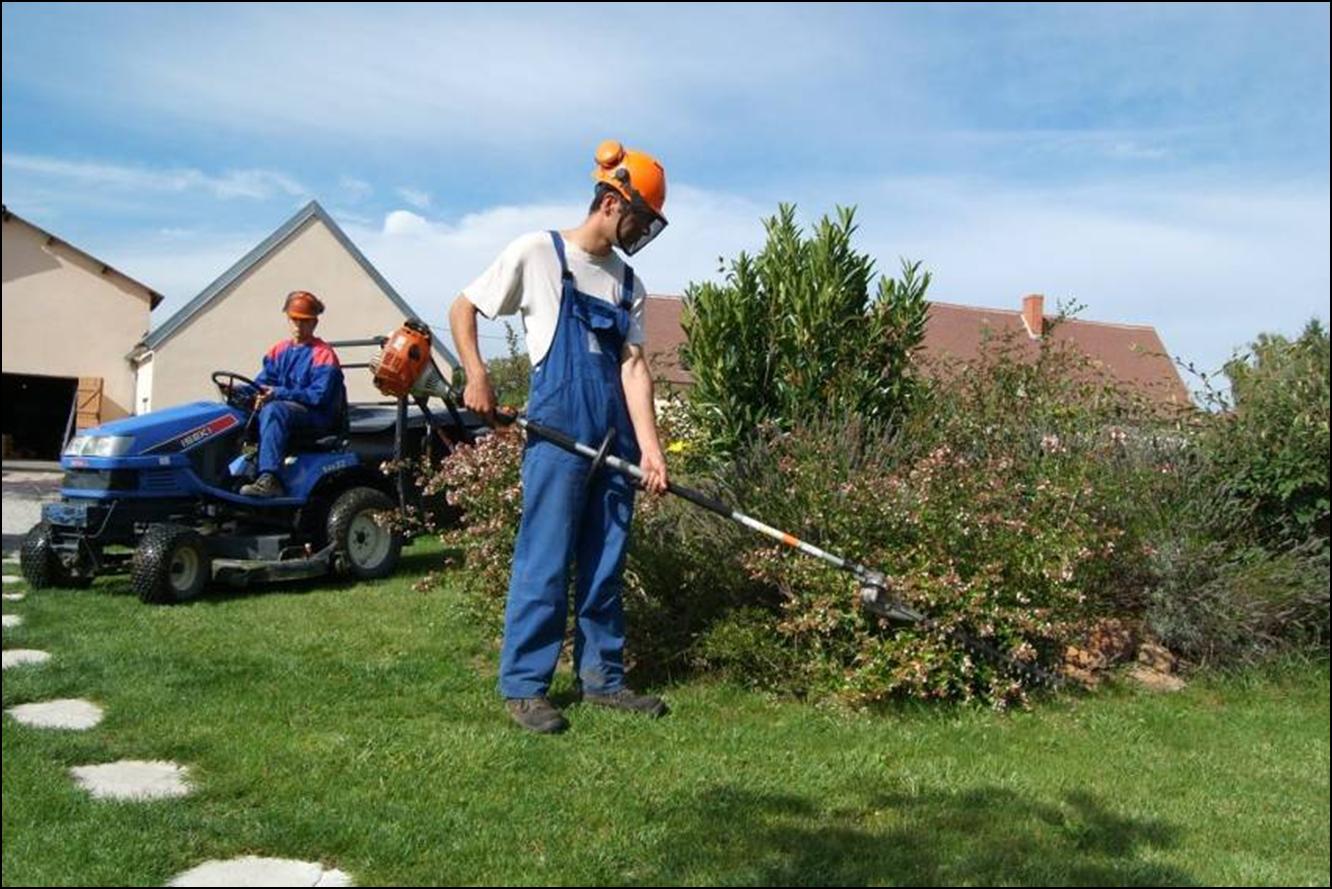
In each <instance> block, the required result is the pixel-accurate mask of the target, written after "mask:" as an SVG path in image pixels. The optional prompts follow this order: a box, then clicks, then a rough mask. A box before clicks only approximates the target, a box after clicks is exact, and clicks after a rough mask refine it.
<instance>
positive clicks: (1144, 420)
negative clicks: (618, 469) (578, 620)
mask: <svg viewBox="0 0 1332 889" xmlns="http://www.w3.org/2000/svg"><path fill="white" fill-rule="evenodd" d="M932 378H933V380H934V382H933V383H932V385H931V387H930V389H929V390H928V391H927V392H925V393H922V394H923V396H924V397H922V398H920V399H918V402H917V406H916V408H915V409H914V411H913V412H912V413H911V414H910V415H909V416H908V417H906V418H905V419H904V420H901V421H900V422H899V423H897V425H891V426H890V425H887V424H885V423H881V422H880V423H866V422H863V421H861V420H859V419H857V418H855V417H827V416H825V417H824V418H822V419H817V418H816V419H811V420H810V421H808V422H806V423H803V424H800V425H799V426H797V427H795V428H793V429H789V430H787V429H783V428H781V427H780V426H778V425H777V424H775V423H773V424H768V425H765V426H762V427H761V428H759V429H758V430H757V432H756V433H754V434H752V435H751V436H749V438H748V439H747V440H746V441H745V442H743V444H742V446H741V447H740V448H739V449H738V450H737V451H736V452H735V453H734V454H733V456H732V457H731V458H729V459H726V460H722V459H719V458H718V455H717V453H716V452H710V451H709V450H708V444H707V436H706V434H700V433H699V431H698V429H697V427H694V426H691V422H690V418H689V415H688V414H687V413H678V412H674V411H667V412H666V413H665V416H664V420H663V431H664V435H663V439H664V441H665V442H667V444H668V449H669V450H671V457H670V465H671V470H672V474H673V477H674V478H676V479H678V480H681V481H684V482H685V483H687V484H690V485H692V486H694V487H699V488H702V489H704V490H705V491H707V492H708V493H711V494H714V495H715V496H718V497H720V498H721V499H723V500H725V501H728V502H731V503H734V504H735V505H737V506H739V507H740V508H741V509H743V510H744V511H745V512H748V513H750V514H752V515H754V516H756V517H757V518H760V519H761V520H763V521H765V522H767V523H769V524H771V525H774V526H776V527H779V528H782V529H783V530H786V531H789V532H790V533H792V534H795V535H796V536H798V537H800V538H802V539H805V540H808V541H810V542H812V543H815V544H817V545H820V546H823V547H825V548H827V549H830V550H832V551H834V552H837V553H839V554H842V555H845V556H847V557H849V558H852V559H854V560H856V561H858V562H861V563H863V564H866V565H869V566H871V567H874V568H877V569H879V570H882V571H884V572H886V573H887V574H888V575H889V576H890V577H891V578H892V585H893V590H892V592H893V594H894V595H895V596H896V597H897V598H899V599H900V600H901V601H902V602H903V603H904V604H907V605H910V606H911V607H913V608H915V609H916V610H919V611H921V612H924V613H926V614H927V615H929V616H930V617H931V618H933V623H932V624H931V626H930V627H929V628H928V629H926V628H924V627H916V626H901V625H891V624H889V623H888V622H887V621H885V620H883V619H881V618H878V617H875V616H872V615H869V614H866V613H865V612H863V611H862V610H861V609H860V607H859V604H858V601H857V596H856V589H855V583H854V581H853V580H852V579H851V578H850V577H849V576H848V575H846V574H845V573H842V572H839V571H837V570H835V569H833V568H831V567H830V566H827V565H825V564H824V563H822V562H819V561H817V560H814V559H811V558H808V557H806V556H803V555H801V554H797V553H794V552H791V551H789V550H787V549H785V548H784V547H779V546H777V545H774V544H772V542H771V541H769V540H768V539H767V538H765V537H761V536H758V535H755V534H753V533H752V532H750V531H748V530H745V529H742V528H740V527H738V526H736V525H734V524H733V523H729V522H726V521H724V520H722V519H720V518H718V517H716V516H713V515H711V514H710V513H706V512H703V511H701V510H698V509H696V508H695V507H693V506H691V505H689V504H687V503H685V502H683V501H681V500H679V499H676V498H669V497H668V498H653V497H648V496H642V495H640V497H639V500H638V508H637V510H636V513H635V520H634V527H633V531H632V536H631V549H630V555H629V560H628V563H627V567H626V571H625V599H626V609H627V611H628V613H629V620H628V631H629V634H630V637H629V648H628V654H629V656H631V657H634V658H636V659H637V666H638V669H639V670H640V671H642V670H644V669H647V670H651V671H653V672H656V673H658V674H659V675H660V674H665V675H669V674H673V673H676V672H683V671H691V670H693V671H698V670H704V671H708V672H709V673H712V674H725V675H729V676H730V677H732V678H734V679H737V680H739V681H742V682H745V683H747V684H750V685H753V686H756V687H762V688H766V689H771V690H775V691H778V692H781V693H786V694H794V695H811V696H835V697H837V698H840V699H842V700H845V701H848V702H851V703H854V704H857V705H869V704H875V703H879V702H883V701H887V700H890V699H894V698H917V699H936V700H937V699H949V700H960V701H967V700H976V701H982V702H986V703H989V704H991V705H993V706H1000V707H1002V706H1008V705H1012V704H1015V703H1022V702H1023V701H1024V700H1025V699H1026V697H1027V695H1028V693H1029V691H1030V690H1031V688H1032V683H1033V677H1034V676H1035V675H1036V673H1035V672H1034V671H1029V670H1022V669H1018V668H1016V667H1015V666H1014V664H1013V662H1017V663H1023V664H1027V665H1031V666H1035V667H1040V668H1042V669H1043V670H1045V671H1048V672H1061V671H1062V672H1065V673H1067V674H1068V675H1072V676H1075V677H1083V678H1088V677H1090V674H1091V672H1093V671H1095V670H1101V669H1104V668H1105V667H1107V666H1110V665H1113V663H1114V661H1115V660H1116V659H1117V658H1122V657H1125V656H1129V655H1131V654H1132V649H1133V640H1136V639H1138V638H1139V637H1140V636H1149V637H1154V638H1156V639H1159V640H1160V641H1162V642H1164V643H1165V644H1166V645H1168V646H1170V647H1171V648H1172V649H1175V650H1176V651H1177V653H1179V654H1182V655H1183V656H1184V657H1185V658H1187V659H1190V660H1192V661H1193V662H1195V663H1197V662H1216V661H1217V660H1218V659H1227V658H1229V659H1235V658H1238V659H1243V658H1245V657H1248V656H1249V655H1250V654H1254V653H1261V652H1266V651H1271V650H1274V649H1276V648H1279V647H1282V646H1283V645H1287V644H1290V643H1291V642H1292V641H1300V642H1305V643H1308V642H1312V643H1313V644H1323V645H1325V644H1326V639H1327V620H1328V619H1327V613H1328V606H1327V601H1328V600H1327V557H1326V548H1325V547H1323V548H1322V549H1321V550H1319V549H1315V551H1314V552H1313V553H1312V554H1311V555H1306V554H1301V553H1291V554H1286V555H1281V556H1279V557H1270V556H1268V555H1264V554H1263V553H1262V551H1256V552H1255V551H1252V550H1245V549H1244V547H1242V546H1240V545H1239V544H1238V543H1237V542H1236V541H1234V540H1230V539H1227V538H1224V537H1222V538H1218V537H1217V536H1215V534H1214V530H1215V529H1214V528H1213V525H1214V523H1213V522H1211V520H1210V510H1211V508H1212V506H1211V504H1212V503H1213V501H1214V497H1213V494H1212V492H1210V491H1209V489H1208V485H1207V484H1206V482H1207V480H1208V479H1212V478H1214V477H1215V475H1214V473H1215V467H1216V465H1217V464H1218V461H1217V460H1215V459H1214V457H1213V456H1212V455H1211V454H1210V453H1209V450H1208V447H1210V446H1211V444H1210V443H1212V442H1213V441H1214V440H1213V439H1212V438H1210V437H1209V436H1210V435H1211V430H1212V429H1213V427H1212V426H1211V424H1212V423H1213V422H1214V421H1215V418H1213V417H1210V416H1209V415H1206V414H1203V413H1201V412H1194V411H1187V410H1186V411H1182V412H1180V413H1178V414H1168V413H1163V412H1162V410H1161V409H1160V408H1159V407H1158V406H1155V405H1153V404H1150V403H1147V402H1145V401H1143V400H1142V399H1141V398H1139V397H1136V396H1134V395H1132V394H1131V393H1129V392H1126V391H1124V390H1122V389H1121V388H1119V387H1118V386H1116V385H1115V384H1114V383H1113V382H1110V381H1108V380H1106V379H1104V378H1103V377H1101V376H1100V375H1099V374H1098V373H1097V372H1096V369H1095V368H1094V367H1092V366H1091V365H1090V364H1089V362H1088V361H1087V360H1086V359H1085V358H1083V357H1081V356H1080V355H1079V354H1078V353H1075V352H1073V351H1070V350H1068V349H1064V348H1062V347H1060V346H1058V345H1057V344H1055V343H1047V345H1046V347H1045V348H1044V349H1042V350H1041V354H1040V356H1039V357H1038V358H1036V359H1035V360H1034V361H1032V360H1027V359H1026V358H1025V357H1023V356H1022V355H1021V354H1020V351H1019V349H1018V348H1017V347H1016V344H1015V343H1013V342H1011V341H1004V340H999V341H995V342H992V343H990V344H989V345H988V347H987V348H986V349H985V350H984V352H983V354H982V356H981V357H980V358H979V359H978V360H977V361H974V362H972V363H971V364H970V365H969V366H960V365H955V366H951V367H949V366H941V367H937V368H935V371H934V373H933V374H932ZM1203 443H1209V444H1208V446H1207V447H1204V446H1203ZM672 446H673V449H672ZM521 454H522V441H521V438H520V437H519V436H516V435H496V436H492V437H491V438H489V439H486V440H485V441H483V442H482V443H481V444H479V445H478V446H477V447H476V448H473V449H464V450H463V451H460V452H459V454H457V455H456V456H455V457H453V458H451V460H450V461H449V463H448V465H447V466H446V467H445V469H444V471H443V473H442V474H441V476H440V477H439V478H438V479H437V480H436V483H438V484H441V485H445V486H447V488H448V489H449V490H450V492H451V493H450V502H451V503H452V504H454V505H456V506H458V507H459V508H461V509H462V510H463V512H464V513H465V522H464V524H463V525H462V526H461V527H459V528H455V529H454V530H452V531H449V532H447V534H446V536H445V539H446V542H447V543H449V544H450V545H451V546H453V547H456V548H459V549H461V550H462V552H463V554H464V556H465V559H466V567H467V571H466V573H465V574H463V575H462V576H463V578H464V579H465V582H466V583H467V588H468V590H469V593H470V600H471V601H472V602H473V603H474V604H475V606H476V610H477V613H478V614H480V615H482V616H484V617H485V618H486V619H487V620H488V621H490V622H491V625H492V626H493V627H494V628H495V629H498V626H499V620H500V616H501V615H502V611H503V600H504V594H505V590H506V587H507V581H508V572H509V567H510V561H511V558H512V551H513V541H514V535H515V533H516V530H517V526H518V521H519V513H520V509H521V491H520V489H519V463H520V460H521ZM1107 627H1110V628H1113V632H1110V631H1108V630H1107ZM964 637H969V638H973V639H978V640H980V641H981V642H982V643H983V644H984V646H985V647H986V648H988V649H991V650H997V651H998V652H999V653H1001V655H1002V656H1001V657H994V656H992V654H991V653H989V652H986V651H981V650H978V648H977V647H976V646H971V645H968V644H963V643H962V642H960V641H959V639H961V638H964ZM1107 640H1109V641H1107ZM1111 643H1113V644H1111ZM631 666H632V664H631ZM1093 678H1094V677H1093Z"/></svg>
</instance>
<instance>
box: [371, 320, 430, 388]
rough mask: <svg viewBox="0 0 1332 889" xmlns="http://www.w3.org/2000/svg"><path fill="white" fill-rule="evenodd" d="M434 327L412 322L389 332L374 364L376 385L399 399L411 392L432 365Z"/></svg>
mask: <svg viewBox="0 0 1332 889" xmlns="http://www.w3.org/2000/svg"><path fill="white" fill-rule="evenodd" d="M430 342H431V341H430V328H428V327H426V326H425V325H424V324H422V323H421V322H420V321H408V322H406V323H405V324H403V325H402V327H399V328H398V329H397V330H395V331H394V332H393V333H391V334H389V338H388V342H386V343H385V344H384V348H383V349H382V350H381V351H380V353H379V357H378V359H376V362H375V367H374V374H375V376H374V380H375V388H377V389H378V390H379V391H380V392H383V393H384V394H385V395H391V396H393V397H394V398H397V397H399V396H401V395H409V394H410V393H411V391H412V387H413V386H414V385H416V381H417V380H418V379H420V377H421V372H422V371H424V370H425V369H426V367H427V366H428V365H429V364H430Z"/></svg>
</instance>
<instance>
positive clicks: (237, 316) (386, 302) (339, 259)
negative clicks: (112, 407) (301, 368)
mask: <svg viewBox="0 0 1332 889" xmlns="http://www.w3.org/2000/svg"><path fill="white" fill-rule="evenodd" d="M292 290H309V291H311V292H313V293H314V294H316V295H317V296H318V297H319V298H320V299H321V300H323V302H324V305H325V307H326V309H325V312H324V314H323V316H322V317H321V318H320V321H319V328H318V330H316V332H315V335H316V336H318V337H320V338H321V339H324V340H328V341H333V340H340V339H348V340H349V339H364V338H366V337H369V336H375V335H381V334H387V333H389V332H390V331H392V330H396V329H397V328H398V326H399V325H401V324H402V322H403V316H402V313H401V312H400V311H399V310H398V308H397V307H396V306H395V305H394V304H393V302H392V301H391V300H390V299H389V297H388V296H387V295H386V294H385V293H384V291H383V290H381V289H380V287H379V285H377V284H376V283H375V281H374V279H373V278H371V277H370V275H368V274H367V273H366V271H365V269H364V268H363V267H362V266H361V265H360V263H358V262H357V261H356V259H355V257H353V256H352V255H351V254H350V253H349V252H348V251H347V250H346V249H345V248H344V247H343V246H342V244H341V243H339V242H338V240H337V238H336V237H335V236H334V235H333V233H332V231H330V230H329V228H328V227H327V226H325V225H324V223H323V222H322V221H321V220H320V219H318V217H312V218H311V219H309V220H308V221H307V222H306V223H305V224H304V225H302V226H301V227H300V228H299V229H297V231H296V232H294V233H293V234H292V235H291V237H289V238H288V239H287V240H286V241H285V242H284V243H283V244H281V245H280V246H279V247H277V248H276V249H275V250H274V251H273V252H271V253H270V254H269V255H268V256H267V257H266V258H264V259H263V260H261V261H259V262H258V263H257V264H256V265H255V266H254V267H253V268H251V269H249V270H248V271H247V273H246V274H245V275H244V276H242V277H241V278H240V279H239V280H237V281H236V282H234V283H233V284H232V285H231V287H230V288H229V289H228V290H227V291H225V292H223V293H221V294H219V295H218V296H217V297H216V298H215V299H214V300H213V302H212V304H211V305H209V306H208V307H206V308H204V309H203V310H201V311H200V312H199V313H198V314H197V315H195V316H194V317H193V318H191V319H190V320H189V321H188V322H187V323H186V324H185V325H184V326H183V327H182V328H181V329H180V330H178V331H177V332H176V333H175V334H173V335H172V336H170V337H168V338H167V339H166V341H165V342H163V343H162V344H161V345H160V346H159V347H158V349H157V350H156V352H155V353H154V355H153V358H152V362H153V369H152V408H153V410H160V409H161V408H164V407H171V406H173V405H177V404H181V403H183V402H187V401H194V400H198V399H205V400H213V399H215V398H216V397H217V389H216V388H215V387H214V386H213V385H212V383H211V382H209V374H211V373H212V372H213V371H214V370H234V371H236V372H237V373H241V374H244V375H245V376H247V377H254V376H255V375H257V374H258V372H259V369H260V368H261V367H262V362H263V356H264V353H265V352H267V351H268V348H269V347H270V346H272V345H273V344H274V343H276V342H278V341H279V340H281V339H284V338H286V337H287V336H288V335H289V334H288V330H287V320H286V318H285V316H283V314H282V303H283V300H284V298H285V297H286V295H287V294H288V293H289V292H291V291H292ZM373 354H374V350H373V349H371V348H365V347H360V348H355V349H342V350H339V353H338V358H339V359H340V360H341V361H342V363H343V364H347V363H362V362H365V361H368V360H369V359H370V357H371V355H373ZM344 374H345V377H346V380H347V397H348V398H349V399H350V400H352V401H381V400H383V399H384V396H383V395H381V394H380V393H379V392H378V391H377V390H376V389H375V388H374V386H373V385H372V384H371V382H370V372H369V370H367V369H365V368H356V369H350V370H345V371H344Z"/></svg>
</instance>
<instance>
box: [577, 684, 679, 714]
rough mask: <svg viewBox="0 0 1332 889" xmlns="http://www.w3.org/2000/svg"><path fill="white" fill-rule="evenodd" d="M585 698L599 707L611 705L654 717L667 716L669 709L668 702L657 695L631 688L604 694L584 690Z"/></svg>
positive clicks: (614, 707) (612, 707)
mask: <svg viewBox="0 0 1332 889" xmlns="http://www.w3.org/2000/svg"><path fill="white" fill-rule="evenodd" d="M583 700H584V701H586V702H587V703H589V704H596V705H597V706H598V707H610V708H611V709H612V710H628V711H629V712H631V713H642V714H643V715H645V716H650V717H652V718H653V719H657V718H659V717H662V716H665V715H666V714H667V713H668V712H670V711H669V709H668V708H667V707H666V702H665V701H663V700H662V699H661V698H659V697H657V696H656V695H640V694H639V693H638V692H636V691H634V690H633V689H631V688H621V689H619V690H618V691H613V692H610V693H609V694H604V695H594V694H592V693H591V692H587V691H585V692H583Z"/></svg>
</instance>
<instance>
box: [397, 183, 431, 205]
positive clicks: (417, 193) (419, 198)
mask: <svg viewBox="0 0 1332 889" xmlns="http://www.w3.org/2000/svg"><path fill="white" fill-rule="evenodd" d="M397 192H398V197H400V198H402V199H403V200H404V201H406V202H407V203H409V204H411V205H412V206H413V207H415V208H416V209H418V210H425V209H427V208H429V206H430V194H429V193H428V192H424V191H421V190H420V189H416V188H398V189H397Z"/></svg>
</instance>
